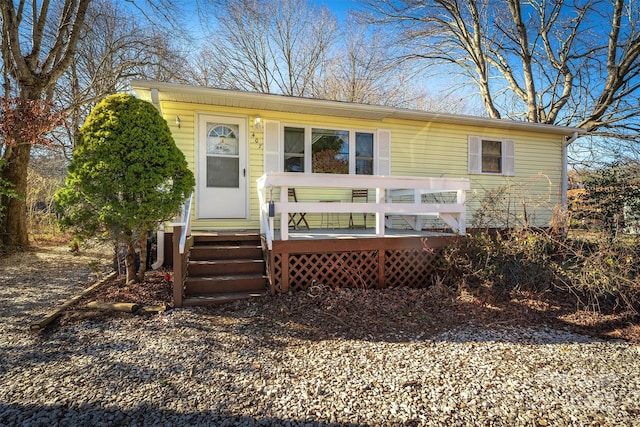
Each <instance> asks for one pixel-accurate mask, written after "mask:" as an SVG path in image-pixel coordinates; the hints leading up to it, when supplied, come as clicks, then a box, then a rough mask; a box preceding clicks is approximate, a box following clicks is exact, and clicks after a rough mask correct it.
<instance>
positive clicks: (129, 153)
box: [56, 95, 195, 279]
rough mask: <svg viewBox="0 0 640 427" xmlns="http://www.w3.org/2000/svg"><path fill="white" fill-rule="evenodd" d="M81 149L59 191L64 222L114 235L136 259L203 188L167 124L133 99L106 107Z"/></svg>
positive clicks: (119, 98) (82, 231)
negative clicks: (150, 233)
mask: <svg viewBox="0 0 640 427" xmlns="http://www.w3.org/2000/svg"><path fill="white" fill-rule="evenodd" d="M76 145H77V148H76V150H75V151H74V153H73V158H72V160H71V163H70V165H69V168H68V176H67V178H66V181H65V187H64V188H62V189H60V190H59V191H58V192H57V194H56V202H57V206H58V208H59V210H60V212H61V213H62V218H61V224H62V225H63V226H65V227H70V228H71V229H73V231H74V232H75V233H76V235H77V236H79V237H94V236H97V235H108V236H110V237H111V238H113V239H114V240H116V241H117V242H122V243H125V244H126V245H127V247H128V254H127V256H128V257H131V256H133V254H132V253H131V252H132V251H133V250H134V246H135V245H136V244H138V245H140V246H142V244H143V242H146V232H147V230H150V229H154V228H155V227H156V226H157V225H158V223H160V222H162V221H168V220H170V219H171V218H173V217H174V216H175V215H176V214H177V213H178V211H179V208H180V206H181V204H182V202H183V201H184V199H185V198H186V197H187V196H188V194H189V193H190V192H191V191H192V189H193V187H194V185H195V179H194V176H193V173H192V172H191V171H190V170H189V169H188V167H187V162H186V160H185V158H184V155H183V154H182V152H181V151H180V150H179V149H178V148H177V147H176V145H175V142H174V140H173V138H172V136H171V133H170V131H169V127H168V125H167V123H166V121H165V120H164V119H163V118H162V117H161V116H160V114H159V113H158V111H157V110H156V109H155V108H154V107H153V105H151V104H150V103H148V102H146V101H142V100H139V99H137V98H135V97H133V96H131V95H113V96H110V97H108V98H107V99H105V100H104V101H102V102H101V103H100V104H98V105H97V106H96V107H95V108H94V109H93V111H92V112H91V114H90V115H89V117H88V118H87V120H86V122H85V124H84V125H83V126H82V128H81V129H80V131H79V136H78V141H77V144H76ZM143 253H144V252H143ZM128 262H129V260H128ZM130 265H132V264H128V267H129V266H130ZM127 277H128V279H129V278H130V277H132V275H131V272H130V271H129V268H128V271H127Z"/></svg>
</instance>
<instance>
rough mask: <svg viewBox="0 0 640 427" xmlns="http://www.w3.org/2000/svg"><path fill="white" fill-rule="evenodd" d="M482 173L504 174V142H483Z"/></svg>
mask: <svg viewBox="0 0 640 427" xmlns="http://www.w3.org/2000/svg"><path fill="white" fill-rule="evenodd" d="M481 143H482V147H481V149H482V173H502V141H489V140H484V139H483V140H482V141H481Z"/></svg>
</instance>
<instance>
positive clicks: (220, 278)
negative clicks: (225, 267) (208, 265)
mask: <svg viewBox="0 0 640 427" xmlns="http://www.w3.org/2000/svg"><path fill="white" fill-rule="evenodd" d="M266 278H267V276H266V275H264V274H256V273H251V274H221V275H210V276H187V279H186V280H187V281H196V280H198V281H212V282H213V281H223V282H226V281H231V280H246V279H266Z"/></svg>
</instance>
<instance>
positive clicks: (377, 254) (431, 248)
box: [167, 229, 459, 306]
mask: <svg viewBox="0 0 640 427" xmlns="http://www.w3.org/2000/svg"><path fill="white" fill-rule="evenodd" d="M387 231H388V232H387V233H386V234H385V236H383V237H380V236H376V235H375V234H374V233H373V230H372V229H311V230H290V233H289V239H288V240H279V239H275V240H273V241H272V249H271V250H269V249H268V246H267V243H266V238H265V236H264V235H260V234H259V232H258V230H236V231H206V230H193V231H192V235H191V237H190V238H189V239H188V242H191V243H190V244H189V246H188V250H187V252H186V253H185V255H186V257H184V258H183V257H182V256H181V255H180V254H179V251H178V249H177V247H178V239H175V241H173V240H174V239H173V237H174V236H172V235H171V234H172V233H169V234H168V236H167V237H168V238H169V239H170V240H172V241H173V245H172V246H173V249H174V254H175V255H174V257H175V260H178V259H180V260H182V261H183V263H182V264H179V265H174V272H177V271H182V272H183V273H181V274H180V275H178V276H176V277H174V280H176V282H175V286H174V287H175V289H174V304H179V305H176V306H182V305H183V301H184V305H196V304H211V303H218V302H219V300H220V298H225V297H228V296H229V295H231V296H234V299H236V298H237V297H236V293H238V292H239V291H240V290H242V291H246V289H245V288H244V287H243V288H242V289H240V288H238V289H235V288H233V287H232V286H231V285H229V284H228V283H227V282H229V281H228V280H227V281H226V282H225V284H224V286H220V285H218V282H220V281H221V280H222V279H228V278H227V277H226V276H228V275H229V274H228V271H227V270H225V271H224V274H222V275H223V276H225V277H223V278H219V277H218V278H217V279H219V280H217V281H216V280H214V279H212V278H208V277H205V279H206V280H204V279H203V278H202V277H199V276H202V275H204V272H201V271H200V270H201V269H202V268H201V264H203V263H206V264H207V265H212V268H217V266H216V265H217V264H218V263H220V261H219V260H218V261H216V259H217V258H220V255H211V256H210V257H209V255H206V254H204V253H203V254H201V255H200V254H196V253H195V252H194V251H196V249H199V247H198V244H197V243H196V246H193V242H198V241H200V242H201V243H206V242H207V241H209V240H212V239H213V240H221V241H225V242H234V241H235V240H237V241H238V242H240V243H241V242H243V241H246V240H247V239H249V238H256V239H259V241H261V246H262V257H263V259H264V264H263V265H264V267H263V269H264V276H263V277H265V278H266V282H267V285H266V288H265V286H264V285H262V289H264V290H266V291H269V292H270V293H271V294H278V293H287V292H289V291H301V290H305V289H308V288H309V287H310V286H313V285H319V284H324V285H327V286H331V287H334V288H345V287H351V288H386V287H414V288H416V287H425V286H430V285H431V284H433V283H434V280H435V278H436V277H437V276H438V275H442V274H445V270H444V269H445V263H444V262H443V261H442V254H443V251H444V250H445V249H446V248H447V247H449V246H451V245H454V244H456V242H457V240H458V239H459V236H458V235H455V234H451V233H441V232H433V231H416V230H398V229H389V230H387ZM276 237H277V236H276ZM234 239H235V240H234ZM240 243H238V245H233V244H232V243H229V245H230V246H239V247H240V248H241V247H242V244H240ZM229 245H227V246H229ZM259 249H260V244H259V245H258V250H259ZM228 251H229V252H230V251H231V249H228ZM258 253H260V252H258ZM238 256H239V255H237V256H235V258H237V257H238ZM222 258H228V257H227V256H226V254H225V256H223V257H222ZM252 259H253V261H252V263H251V264H252V266H253V265H256V264H257V263H256V260H255V255H252ZM229 262H231V261H229ZM231 263H232V264H234V266H235V265H236V264H238V263H237V262H231ZM180 265H182V266H180ZM250 273H251V274H252V275H255V274H256V272H255V271H254V270H253V269H252V270H251V271H250ZM176 274H177V273H176ZM234 274H238V275H239V274H249V273H248V272H246V271H242V272H235V273H234ZM183 276H184V277H183ZM178 277H182V281H179V279H178ZM241 279H242V280H244V282H246V279H247V277H241ZM252 279H253V276H252ZM203 281H204V282H206V287H207V288H206V289H204V288H203V286H205V285H203V284H202V283H200V282H203ZM192 282H193V283H192ZM214 282H215V283H214ZM244 282H242V286H244ZM234 283H235V282H234ZM238 283H240V282H238ZM252 283H253V282H252ZM210 285H211V286H210ZM214 285H215V286H214ZM234 286H235V285H234ZM252 286H253V284H252ZM201 288H202V289H201ZM209 288H211V289H209ZM213 288H215V289H213ZM251 291H252V292H257V291H258V288H251ZM234 292H235V293H234ZM205 294H206V295H205ZM209 294H211V295H209ZM243 296H244V294H243ZM214 299H215V302H212V301H214Z"/></svg>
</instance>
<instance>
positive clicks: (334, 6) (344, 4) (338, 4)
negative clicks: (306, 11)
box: [311, 0, 356, 20]
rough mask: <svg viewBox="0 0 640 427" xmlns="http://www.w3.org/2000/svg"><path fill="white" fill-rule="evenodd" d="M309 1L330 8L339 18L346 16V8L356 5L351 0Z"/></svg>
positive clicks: (352, 7)
mask: <svg viewBox="0 0 640 427" xmlns="http://www.w3.org/2000/svg"><path fill="white" fill-rule="evenodd" d="M311 3H313V4H315V5H317V6H325V7H327V8H329V9H331V10H332V11H333V13H335V14H336V17H337V18H338V19H339V20H343V19H344V18H346V17H347V12H348V10H349V9H354V8H355V7H356V3H355V2H354V1H353V0H311Z"/></svg>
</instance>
